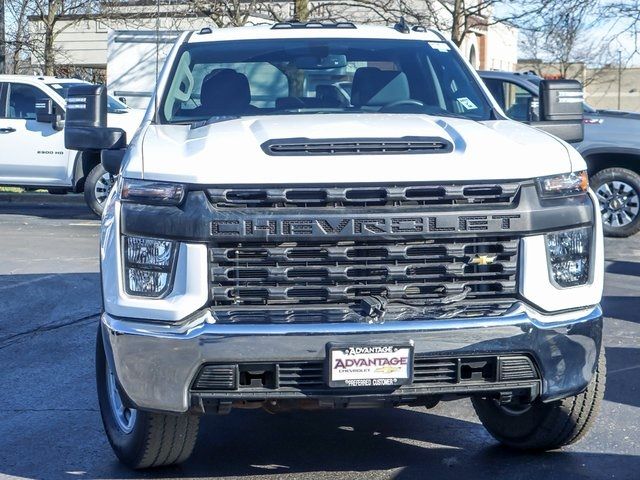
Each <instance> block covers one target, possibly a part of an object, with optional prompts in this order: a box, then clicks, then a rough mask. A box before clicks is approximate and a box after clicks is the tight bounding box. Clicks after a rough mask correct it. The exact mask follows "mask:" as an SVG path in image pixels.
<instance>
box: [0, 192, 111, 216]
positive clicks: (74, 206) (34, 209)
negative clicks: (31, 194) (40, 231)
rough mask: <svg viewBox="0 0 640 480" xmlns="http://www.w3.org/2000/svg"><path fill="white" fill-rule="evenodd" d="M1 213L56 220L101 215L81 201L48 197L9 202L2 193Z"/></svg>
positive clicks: (0, 200) (0, 197)
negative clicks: (48, 200)
mask: <svg viewBox="0 0 640 480" xmlns="http://www.w3.org/2000/svg"><path fill="white" fill-rule="evenodd" d="M0 215H28V216H33V217H40V218H48V219H55V220H60V219H70V220H99V217H98V216H97V215H95V214H94V213H93V212H92V211H91V210H89V207H87V206H86V205H85V204H84V203H81V202H69V203H61V202H51V203H48V202H47V201H46V199H43V200H40V199H38V200H37V201H33V202H25V201H20V202H8V201H6V200H4V199H3V198H2V196H1V195H0Z"/></svg>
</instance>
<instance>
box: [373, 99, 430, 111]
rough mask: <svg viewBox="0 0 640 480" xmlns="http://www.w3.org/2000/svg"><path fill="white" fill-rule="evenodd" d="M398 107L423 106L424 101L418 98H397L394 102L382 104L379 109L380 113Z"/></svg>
mask: <svg viewBox="0 0 640 480" xmlns="http://www.w3.org/2000/svg"><path fill="white" fill-rule="evenodd" d="M398 107H420V108H424V103H423V102H421V101H420V100H413V99H411V98H409V99H407V100H397V101H395V102H391V103H388V104H386V105H384V106H383V107H382V108H381V109H380V110H379V111H380V112H382V113H385V112H389V111H393V110H395V109H397V108H398Z"/></svg>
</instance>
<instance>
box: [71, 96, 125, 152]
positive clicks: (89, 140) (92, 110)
mask: <svg viewBox="0 0 640 480" xmlns="http://www.w3.org/2000/svg"><path fill="white" fill-rule="evenodd" d="M64 145H65V147H66V148H68V149H70V150H80V151H85V150H99V151H100V150H118V149H124V148H125V147H126V146H127V134H126V133H125V131H124V130H122V129H121V128H109V127H107V89H106V87H105V86H104V85H89V84H88V85H78V86H75V87H71V88H69V94H68V95H67V119H66V125H65V132H64Z"/></svg>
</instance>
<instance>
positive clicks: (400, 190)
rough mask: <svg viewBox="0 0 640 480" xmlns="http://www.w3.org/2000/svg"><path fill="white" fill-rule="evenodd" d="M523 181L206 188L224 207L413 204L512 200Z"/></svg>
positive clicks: (405, 206)
mask: <svg viewBox="0 0 640 480" xmlns="http://www.w3.org/2000/svg"><path fill="white" fill-rule="evenodd" d="M520 186H521V185H520V183H517V182H501V183H473V184H437V185H431V184H429V185H409V186H400V185H392V186H362V187H353V186H352V187H344V186H321V187H319V186H300V187H264V188H263V187H258V188H256V187H243V188H236V187H232V188H224V187H216V188H210V189H208V190H207V194H208V195H209V199H210V201H211V203H212V204H213V205H214V206H215V207H216V208H219V209H225V208H232V209H235V208H274V209H282V208H297V209H299V208H316V209H317V208H320V209H322V208H337V207H354V206H355V207H359V206H362V207H376V206H386V207H394V208H399V207H400V208H411V207H424V206H446V205H499V206H501V207H504V206H505V205H508V204H510V203H512V202H513V201H514V199H515V197H516V195H517V194H518V192H519V190H520Z"/></svg>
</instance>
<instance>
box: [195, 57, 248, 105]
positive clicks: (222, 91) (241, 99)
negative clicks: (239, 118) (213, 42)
mask: <svg viewBox="0 0 640 480" xmlns="http://www.w3.org/2000/svg"><path fill="white" fill-rule="evenodd" d="M200 103H201V105H202V107H203V108H204V109H206V110H207V111H210V112H211V113H222V114H226V113H234V112H236V111H238V110H243V109H246V108H247V107H248V106H249V105H250V104H251V88H250V87H249V80H248V79H247V77H246V76H245V75H243V74H241V73H238V72H236V71H235V70H232V69H230V68H220V69H217V70H213V71H211V72H210V73H209V74H208V75H207V76H206V77H204V80H203V81H202V89H201V90H200Z"/></svg>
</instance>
